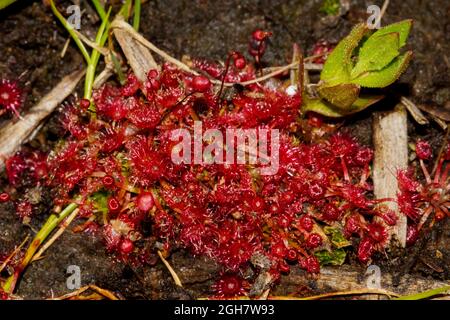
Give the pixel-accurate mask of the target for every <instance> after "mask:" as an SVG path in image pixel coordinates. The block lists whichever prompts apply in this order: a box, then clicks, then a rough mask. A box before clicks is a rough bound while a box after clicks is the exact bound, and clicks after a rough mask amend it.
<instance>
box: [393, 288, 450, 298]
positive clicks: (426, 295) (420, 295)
mask: <svg viewBox="0 0 450 320" xmlns="http://www.w3.org/2000/svg"><path fill="white" fill-rule="evenodd" d="M447 291H450V286H443V287H440V288H437V289H432V290H427V291H424V292H421V293H415V294H411V295H408V296H401V297H398V298H395V299H393V300H422V299H427V298H431V297H433V296H437V295H439V294H443V293H445V292H447Z"/></svg>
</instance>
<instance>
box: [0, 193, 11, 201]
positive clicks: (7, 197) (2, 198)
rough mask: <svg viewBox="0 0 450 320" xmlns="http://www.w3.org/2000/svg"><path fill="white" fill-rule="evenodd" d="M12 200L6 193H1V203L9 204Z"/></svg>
mask: <svg viewBox="0 0 450 320" xmlns="http://www.w3.org/2000/svg"><path fill="white" fill-rule="evenodd" d="M10 199H11V197H10V196H9V194H7V193H6V192H3V193H0V203H4V202H8V201H9V200H10Z"/></svg>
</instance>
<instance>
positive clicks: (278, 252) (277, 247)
mask: <svg viewBox="0 0 450 320" xmlns="http://www.w3.org/2000/svg"><path fill="white" fill-rule="evenodd" d="M270 251H271V253H272V254H273V255H274V256H275V257H278V258H284V257H286V254H287V249H286V247H285V246H284V244H283V243H282V242H278V243H275V244H274V245H272V248H271V250H270Z"/></svg>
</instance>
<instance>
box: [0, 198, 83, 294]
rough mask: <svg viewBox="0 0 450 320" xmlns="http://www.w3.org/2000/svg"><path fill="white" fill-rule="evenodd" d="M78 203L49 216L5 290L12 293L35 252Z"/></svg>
mask: <svg viewBox="0 0 450 320" xmlns="http://www.w3.org/2000/svg"><path fill="white" fill-rule="evenodd" d="M77 206H78V205H77V204H75V203H71V204H69V205H68V206H67V207H66V208H65V209H64V210H63V211H61V213H60V214H52V215H50V217H48V219H47V221H46V222H45V224H44V225H43V226H42V228H41V230H39V232H38V233H37V234H36V236H35V237H34V239H33V241H32V242H31V244H30V246H29V247H28V249H27V251H26V253H25V256H24V257H23V259H22V261H21V262H20V264H19V265H18V266H17V267H16V269H15V272H14V274H12V275H11V276H10V277H9V278H8V279H7V280H6V282H5V284H4V285H3V290H4V291H6V292H8V293H12V292H13V291H14V288H15V286H16V284H17V280H18V279H19V277H20V275H21V274H22V272H23V271H24V270H25V269H26V267H27V266H28V264H29V263H30V261H31V260H32V259H33V256H34V254H35V253H36V251H37V250H38V249H39V247H40V246H41V244H42V243H43V242H44V241H45V239H47V237H48V236H49V235H50V233H52V231H53V230H54V229H55V228H56V227H57V226H58V225H59V224H60V223H61V222H62V221H63V220H64V219H65V218H66V217H67V216H68V215H69V214H71V213H72V212H73V211H74V210H75V209H76V208H77Z"/></svg>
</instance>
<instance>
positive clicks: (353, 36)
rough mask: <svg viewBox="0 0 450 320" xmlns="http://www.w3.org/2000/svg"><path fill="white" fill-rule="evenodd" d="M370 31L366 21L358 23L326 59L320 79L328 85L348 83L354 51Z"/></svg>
mask: <svg viewBox="0 0 450 320" xmlns="http://www.w3.org/2000/svg"><path fill="white" fill-rule="evenodd" d="M368 31H369V29H368V28H367V26H366V24H365V23H360V24H358V25H356V26H355V27H354V28H353V30H352V31H351V32H350V34H349V35H348V36H347V37H345V38H344V39H343V40H342V41H340V42H339V43H338V45H337V46H336V48H334V50H333V51H332V52H331V53H330V55H329V56H328V58H327V61H325V64H324V66H323V70H322V72H321V74H320V79H321V80H322V81H323V82H324V83H326V85H327V86H333V85H336V84H339V83H347V82H349V80H350V71H351V69H352V67H353V64H352V53H353V51H354V50H355V48H356V47H357V46H358V45H359V42H360V41H361V39H362V38H363V36H364V35H365V34H366V33H367V32H368Z"/></svg>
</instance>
